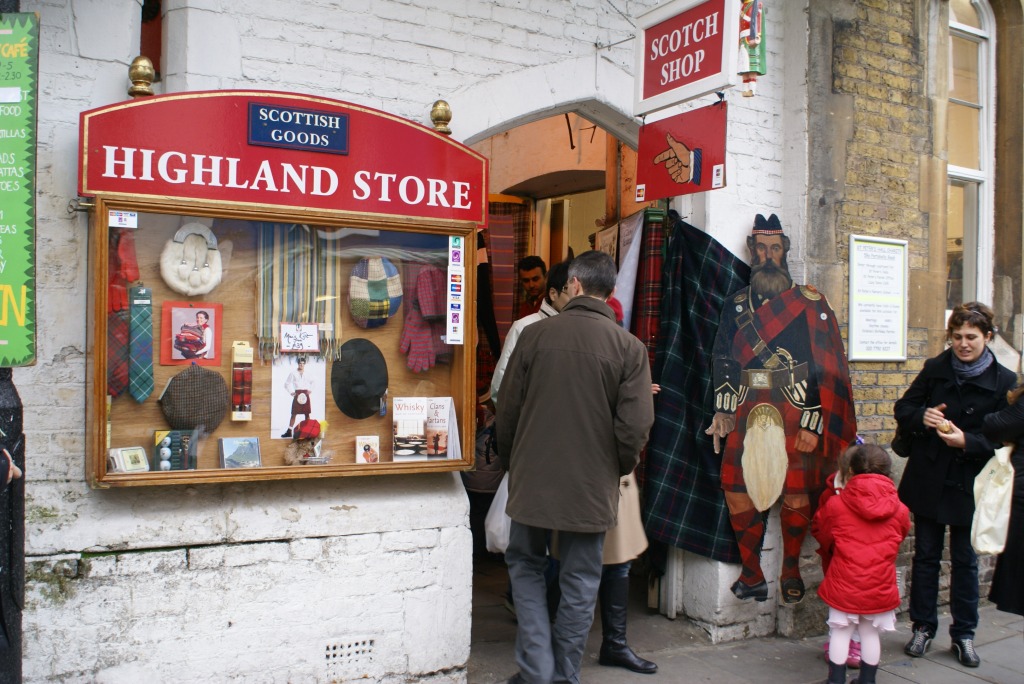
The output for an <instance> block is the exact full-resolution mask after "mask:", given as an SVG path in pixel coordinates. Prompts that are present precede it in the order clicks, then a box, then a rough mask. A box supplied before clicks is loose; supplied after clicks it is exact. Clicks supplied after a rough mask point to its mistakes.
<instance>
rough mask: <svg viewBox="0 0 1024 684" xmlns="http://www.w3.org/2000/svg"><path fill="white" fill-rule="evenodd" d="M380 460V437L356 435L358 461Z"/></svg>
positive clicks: (373, 461) (371, 461)
mask: <svg viewBox="0 0 1024 684" xmlns="http://www.w3.org/2000/svg"><path fill="white" fill-rule="evenodd" d="M379 461H380V437H378V436H377V435H362V436H359V437H356V463H377V462H379Z"/></svg>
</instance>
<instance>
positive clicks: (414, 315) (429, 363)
mask: <svg viewBox="0 0 1024 684" xmlns="http://www.w3.org/2000/svg"><path fill="white" fill-rule="evenodd" d="M400 348H401V350H402V353H404V354H408V355H409V357H408V358H407V359H406V361H405V365H406V366H407V367H408V368H409V370H411V371H412V372H414V373H422V372H423V371H426V370H429V369H431V368H433V367H434V363H435V360H436V359H435V354H434V345H433V343H432V342H431V340H430V324H429V323H427V322H426V321H425V320H423V316H421V315H420V312H419V311H418V310H417V309H416V307H415V306H410V307H409V308H408V310H407V311H406V314H405V327H404V328H403V329H402V341H401V345H400Z"/></svg>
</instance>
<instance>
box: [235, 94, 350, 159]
mask: <svg viewBox="0 0 1024 684" xmlns="http://www.w3.org/2000/svg"><path fill="white" fill-rule="evenodd" d="M249 144H250V145H263V146H265V147H284V148H287V149H292V150H306V151H309V152H328V153H330V154H348V114H339V113H337V112H323V111H316V110H314V109H297V108H293V107H280V106H277V105H268V104H260V103H258V102H250V103H249Z"/></svg>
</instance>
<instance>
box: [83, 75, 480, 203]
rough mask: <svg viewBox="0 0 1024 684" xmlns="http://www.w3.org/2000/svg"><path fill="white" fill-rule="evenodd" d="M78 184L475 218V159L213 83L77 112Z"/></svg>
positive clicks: (330, 110) (92, 190)
mask: <svg viewBox="0 0 1024 684" xmlns="http://www.w3.org/2000/svg"><path fill="white" fill-rule="evenodd" d="M79 121H80V126H79V174H78V192H79V194H80V195H82V196H86V197H88V196H92V195H96V194H103V195H106V196H121V197H139V196H150V197H159V198H172V199H188V200H209V201H213V202H225V203H231V204H236V205H237V204H242V205H258V206H260V207H273V208H305V209H315V210H319V211H327V212H332V213H338V214H357V215H379V216H391V217H394V216H402V217H411V218H424V219H436V220H447V221H470V222H473V223H485V222H486V213H487V160H486V159H485V158H484V157H482V156H481V155H480V154H478V153H477V152H474V151H473V150H471V149H470V148H468V147H466V146H464V145H462V144H460V143H458V142H455V141H454V140H451V139H450V138H448V137H447V136H445V135H442V134H440V133H437V132H436V131H434V130H433V129H431V128H428V127H426V126H424V125H421V124H418V123H415V122H412V121H408V120H406V119H402V118H399V117H397V116H392V115H390V114H386V113H384V112H381V111H377V110H374V109H370V108H368V107H361V106H357V105H353V104H349V103H346V102H341V101H338V100H331V99H328V98H322V97H313V96H309V95H300V94H295V93H281V92H266V91H242V90H224V91H211V92H194V93H182V94H176V95H163V96H157V97H152V98H146V99H139V100H133V101H131V102H125V103H120V104H115V105H109V106H107V107H100V108H98V109H93V110H90V111H87V112H83V113H82V114H81V115H80V117H79Z"/></svg>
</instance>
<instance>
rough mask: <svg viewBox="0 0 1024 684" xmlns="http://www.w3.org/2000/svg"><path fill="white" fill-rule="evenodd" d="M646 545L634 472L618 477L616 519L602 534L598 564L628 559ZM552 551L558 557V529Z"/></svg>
mask: <svg viewBox="0 0 1024 684" xmlns="http://www.w3.org/2000/svg"><path fill="white" fill-rule="evenodd" d="M646 549H647V535H646V534H645V533H644V523H643V521H642V520H641V519H640V489H639V487H637V485H636V475H634V474H633V473H630V474H629V475H625V476H623V477H622V478H621V479H619V522H618V524H617V525H616V526H615V527H613V528H611V529H610V530H608V532H607V534H605V536H604V555H603V556H601V565H618V564H619V563H625V562H626V561H631V560H633V559H634V558H636V557H637V556H639V555H640V554H641V553H643V552H644V551H645V550H646ZM551 555H552V556H554V557H555V558H558V557H559V556H558V531H557V530H556V531H555V533H554V536H553V537H552V539H551Z"/></svg>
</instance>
